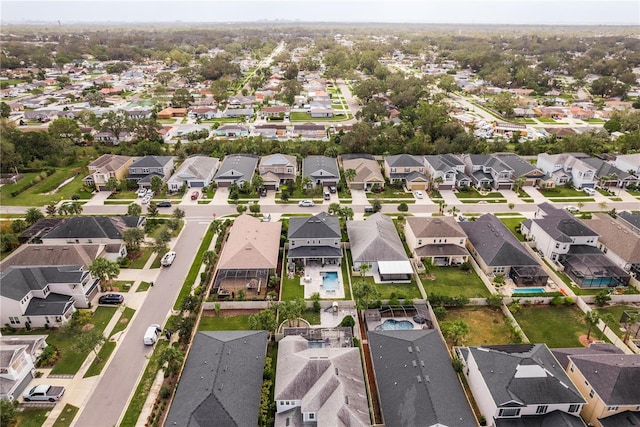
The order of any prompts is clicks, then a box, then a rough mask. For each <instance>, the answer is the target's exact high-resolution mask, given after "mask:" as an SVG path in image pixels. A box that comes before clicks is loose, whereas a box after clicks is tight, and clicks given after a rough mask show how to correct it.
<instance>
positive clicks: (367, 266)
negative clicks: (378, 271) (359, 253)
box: [360, 262, 371, 277]
mask: <svg viewBox="0 0 640 427" xmlns="http://www.w3.org/2000/svg"><path fill="white" fill-rule="evenodd" d="M369 270H371V264H367V263H366V262H365V263H363V264H360V275H361V276H362V277H364V276H366V275H367V273H368V272H369Z"/></svg>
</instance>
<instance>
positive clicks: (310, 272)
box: [300, 265, 344, 299]
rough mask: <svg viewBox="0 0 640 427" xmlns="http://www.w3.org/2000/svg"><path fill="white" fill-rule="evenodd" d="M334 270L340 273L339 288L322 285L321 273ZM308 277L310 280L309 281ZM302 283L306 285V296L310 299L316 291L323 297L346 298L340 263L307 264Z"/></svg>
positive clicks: (301, 279)
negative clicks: (330, 288) (333, 288)
mask: <svg viewBox="0 0 640 427" xmlns="http://www.w3.org/2000/svg"><path fill="white" fill-rule="evenodd" d="M327 271H332V272H336V273H338V289H336V290H329V289H323V287H322V276H321V274H320V273H323V272H327ZM306 278H309V279H310V280H309V281H307V280H306ZM300 283H301V284H302V285H304V298H305V299H310V298H311V295H312V294H314V293H315V292H318V293H319V294H320V298H321V299H343V298H344V280H343V278H342V270H341V269H340V266H339V265H326V266H324V267H322V266H320V265H307V266H306V267H305V269H304V275H303V276H302V277H301V278H300Z"/></svg>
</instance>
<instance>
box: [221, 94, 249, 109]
mask: <svg viewBox="0 0 640 427" xmlns="http://www.w3.org/2000/svg"><path fill="white" fill-rule="evenodd" d="M254 102H255V96H244V95H237V96H230V97H229V100H228V101H227V105H228V106H229V108H231V109H234V108H235V109H238V108H246V109H250V110H251V111H253V104H254Z"/></svg>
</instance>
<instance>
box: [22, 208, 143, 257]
mask: <svg viewBox="0 0 640 427" xmlns="http://www.w3.org/2000/svg"><path fill="white" fill-rule="evenodd" d="M45 220H46V218H45ZM40 221H43V220H40ZM40 221H38V222H37V223H35V224H34V225H33V226H32V227H35V229H39V230H40V231H39V232H37V233H36V234H37V236H36V237H37V238H36V241H38V242H41V243H43V244H45V245H64V246H67V245H69V244H85V245H86V244H100V245H106V246H109V252H112V253H118V254H119V256H126V255H127V249H126V246H125V244H124V241H123V240H122V234H123V233H124V231H125V230H126V229H127V228H142V227H144V223H145V222H146V218H145V217H143V216H140V217H138V216H76V217H69V218H64V219H62V220H61V221H59V222H56V223H55V224H52V225H51V226H45V227H43V228H40V227H39V223H40ZM44 224H49V222H48V221H45V222H44ZM29 228H31V227H29ZM26 231H29V229H27V230H25V232H26ZM115 248H117V249H115Z"/></svg>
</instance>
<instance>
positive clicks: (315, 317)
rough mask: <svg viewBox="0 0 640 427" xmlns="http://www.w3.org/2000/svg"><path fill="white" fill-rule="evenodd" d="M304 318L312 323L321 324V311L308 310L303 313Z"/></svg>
mask: <svg viewBox="0 0 640 427" xmlns="http://www.w3.org/2000/svg"><path fill="white" fill-rule="evenodd" d="M302 318H303V319H304V320H306V321H307V322H309V324H310V325H319V324H320V313H317V312H315V311H313V310H307V311H305V312H304V313H302Z"/></svg>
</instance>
